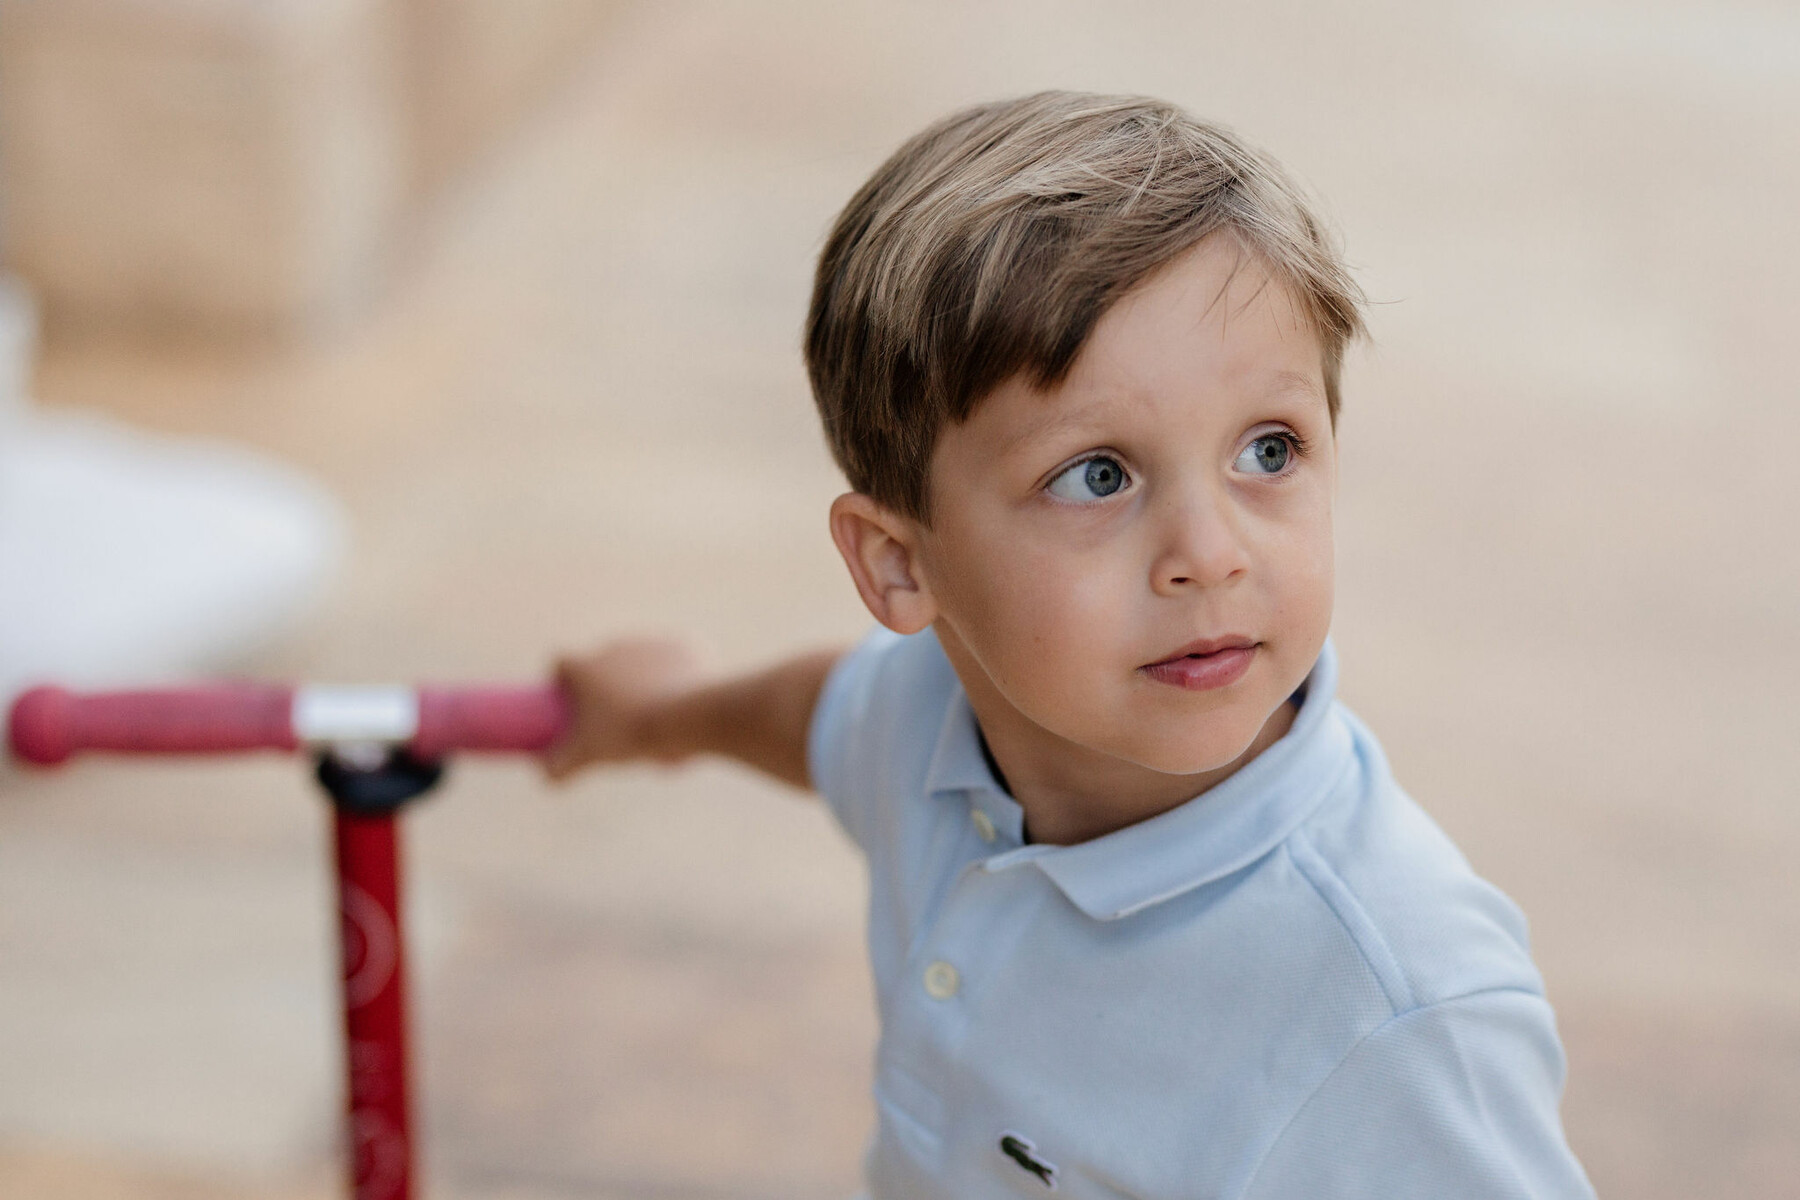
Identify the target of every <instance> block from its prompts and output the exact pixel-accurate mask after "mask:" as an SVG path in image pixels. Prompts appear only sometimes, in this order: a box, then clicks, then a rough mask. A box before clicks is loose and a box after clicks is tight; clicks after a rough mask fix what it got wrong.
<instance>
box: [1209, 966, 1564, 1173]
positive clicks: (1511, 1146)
mask: <svg viewBox="0 0 1800 1200" xmlns="http://www.w3.org/2000/svg"><path fill="white" fill-rule="evenodd" d="M1562 1083H1563V1056H1562V1046H1561V1044H1560V1043H1559V1042H1558V1041H1557V1039H1556V1028H1555V1020H1554V1018H1553V1017H1552V1015H1551V1012H1550V1006H1549V1005H1548V1004H1547V1003H1545V1001H1544V999H1543V997H1541V996H1538V995H1536V994H1534V993H1532V992H1528V991H1523V990H1511V989H1507V990H1493V991H1483V992H1477V993H1474V994H1471V995H1468V996H1463V997H1459V998H1457V999H1454V1000H1445V1001H1442V1002H1440V1003H1437V1004H1432V1005H1427V1006H1425V1007H1422V1008H1416V1009H1413V1010H1411V1011H1410V1012H1405V1013H1402V1014H1400V1015H1399V1016H1396V1017H1394V1018H1392V1019H1391V1020H1389V1021H1388V1022H1386V1023H1385V1024H1384V1025H1382V1026H1381V1027H1380V1028H1379V1029H1377V1030H1375V1032H1373V1033H1371V1034H1370V1035H1369V1036H1368V1037H1366V1038H1364V1039H1363V1041H1362V1042H1361V1043H1359V1044H1358V1045H1357V1046H1356V1048H1355V1049H1353V1050H1352V1051H1351V1052H1350V1053H1349V1054H1348V1055H1346V1056H1345V1058H1344V1060H1343V1061H1342V1062H1341V1063H1339V1064H1338V1066H1337V1068H1336V1069H1335V1070H1333V1071H1332V1073H1331V1074H1330V1075H1329V1076H1328V1077H1327V1078H1326V1079H1325V1081H1324V1082H1323V1083H1321V1084H1320V1085H1319V1087H1318V1089H1317V1090H1316V1091H1315V1092H1314V1093H1313V1094H1312V1096H1311V1097H1310V1098H1308V1100H1307V1101H1306V1102H1305V1103H1304V1104H1303V1105H1302V1106H1301V1107H1300V1109H1299V1111H1298V1112H1296V1113H1295V1115H1294V1118H1293V1120H1292V1121H1291V1122H1290V1123H1289V1124H1288V1126H1287V1128H1286V1129H1285V1130H1283V1132H1282V1133H1281V1135H1280V1136H1279V1137H1278V1138H1277V1139H1276V1141H1275V1143H1274V1145H1273V1146H1272V1147H1271V1149H1270V1151H1269V1153H1268V1154H1267V1156H1266V1157H1265V1158H1264V1159H1263V1162H1262V1164H1261V1166H1260V1167H1259V1168H1258V1169H1257V1171H1256V1173H1255V1175H1254V1176H1253V1177H1252V1179H1251V1182H1250V1185H1249V1186H1248V1187H1247V1188H1246V1189H1245V1191H1244V1193H1243V1196H1244V1200H1286V1198H1291V1197H1294V1196H1306V1197H1309V1198H1312V1200H1324V1198H1327V1197H1366V1196H1381V1197H1383V1198H1384V1200H1403V1198H1407V1200H1411V1198H1417V1200H1426V1198H1431V1200H1438V1198H1441V1197H1451V1196H1454V1197H1457V1198H1458V1200H1564V1198H1565V1197H1566V1198H1572V1200H1573V1198H1580V1200H1591V1198H1592V1197H1593V1195H1594V1191H1593V1188H1592V1187H1591V1186H1590V1185H1589V1183H1588V1181H1587V1176H1586V1175H1585V1174H1584V1173H1583V1172H1582V1169H1581V1164H1580V1163H1578V1162H1577V1161H1576V1160H1575V1156H1574V1155H1573V1154H1572V1153H1571V1152H1570V1150H1569V1147H1568V1143H1567V1142H1566V1141H1565V1140H1564V1138H1563V1131H1562V1119H1561V1116H1560V1115H1559V1113H1558V1103H1559V1101H1560V1099H1561V1095H1562Z"/></svg>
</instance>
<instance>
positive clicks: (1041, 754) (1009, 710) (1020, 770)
mask: <svg viewBox="0 0 1800 1200" xmlns="http://www.w3.org/2000/svg"><path fill="white" fill-rule="evenodd" d="M946 649H947V650H948V649H949V647H946ZM957 657H960V656H958V655H956V654H955V653H954V651H952V652H951V658H952V662H953V664H955V665H956V667H957V674H958V676H959V677H961V679H962V680H963V689H964V691H965V692H966V693H967V694H968V697H969V706H970V707H971V708H972V709H974V711H975V720H976V724H977V731H976V734H977V737H978V738H979V740H980V743H981V749H982V753H983V755H984V757H986V759H987V762H988V767H989V769H990V770H992V771H993V772H994V777H995V779H996V780H997V781H998V782H999V783H1000V786H1001V787H1003V788H1005V789H1006V791H1007V793H1008V794H1009V795H1011V796H1012V798H1013V799H1014V800H1015V801H1017V802H1018V805H1019V807H1020V808H1021V809H1023V810H1024V814H1025V831H1026V840H1027V841H1030V842H1041V843H1045V844H1048V845H1060V846H1067V845H1073V844H1075V843H1077V842H1086V841H1091V840H1093V839H1094V838H1097V837H1103V836H1105V835H1106V834H1109V833H1112V832H1114V831H1115V830H1119V829H1123V828H1125V827H1126V826H1128V825H1135V824H1137V823H1138V822H1139V821H1146V820H1149V819H1150V818H1151V817H1154V816H1157V815H1159V814H1161V813H1165V812H1167V811H1169V810H1170V809H1172V808H1176V807H1179V806H1180V805H1182V804H1185V803H1187V802H1188V801H1189V800H1192V799H1193V798H1194V797H1196V796H1198V795H1200V794H1201V793H1203V792H1206V791H1209V790H1210V789H1212V788H1213V787H1214V786H1216V785H1217V784H1220V783H1223V782H1224V781H1225V780H1226V779H1229V778H1230V777H1231V776H1232V775H1234V774H1236V773H1237V772H1238V771H1239V770H1240V769H1241V768H1242V767H1243V766H1244V765H1245V764H1247V763H1249V762H1250V760H1251V759H1253V758H1255V757H1256V756H1257V755H1259V754H1261V753H1262V752H1263V751H1264V750H1266V749H1268V748H1269V747H1270V746H1272V745H1274V744H1275V743H1276V742H1277V741H1279V740H1280V739H1281V737H1282V736H1283V735H1284V734H1286V733H1287V731H1288V730H1289V729H1290V728H1291V727H1292V726H1293V723H1294V717H1295V716H1296V715H1297V713H1298V708H1297V706H1296V705H1295V704H1294V702H1292V701H1291V700H1290V701H1287V702H1284V703H1283V704H1281V705H1280V706H1279V707H1277V708H1276V710H1275V711H1274V712H1273V713H1272V714H1270V716H1269V719H1268V720H1267V721H1266V722H1264V724H1263V727H1262V729H1261V731H1260V732H1259V733H1258V734H1257V735H1256V738H1255V740H1254V741H1252V742H1251V744H1250V746H1249V748H1248V749H1246V750H1245V751H1244V752H1243V753H1242V754H1240V755H1239V756H1238V757H1237V758H1236V759H1234V760H1232V761H1231V762H1229V763H1226V764H1225V765H1224V766H1222V767H1217V768H1215V769H1213V770H1211V771H1203V772H1200V773H1198V774H1194V775H1169V774H1166V773H1164V772H1161V771H1155V770H1151V769H1150V768H1149V767H1145V766H1141V765H1139V764H1138V763H1134V762H1128V761H1126V760H1124V759H1120V758H1115V757H1113V756H1111V755H1108V754H1102V753H1099V752H1098V751H1094V750H1091V749H1089V748H1087V747H1085V746H1080V745H1077V744H1076V743H1074V742H1070V741H1067V740H1066V739H1063V738H1060V737H1058V736H1057V735H1055V734H1053V733H1051V732H1050V731H1049V730H1047V729H1044V728H1043V727H1041V726H1039V725H1036V724H1034V723H1033V722H1031V721H1030V720H1028V719H1027V718H1026V717H1024V716H1023V715H1022V714H1021V713H1020V712H1019V711H1018V710H1017V709H1015V708H1014V707H1013V706H1012V705H1011V704H1010V703H1009V702H1008V701H1007V700H1006V698H1005V697H1003V696H1001V695H1000V694H999V692H998V691H997V690H995V689H994V687H993V685H992V683H991V682H989V681H988V679H987V676H986V675H985V674H984V673H983V672H982V671H981V669H980V668H979V667H978V666H975V664H973V663H968V664H966V666H968V667H970V668H972V669H970V670H965V669H964V666H965V664H962V663H956V662H955V659H956V658H957Z"/></svg>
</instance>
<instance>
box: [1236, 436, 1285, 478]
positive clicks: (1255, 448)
mask: <svg viewBox="0 0 1800 1200" xmlns="http://www.w3.org/2000/svg"><path fill="white" fill-rule="evenodd" d="M1293 452H1294V450H1293V447H1292V446H1291V445H1289V443H1288V439H1287V438H1286V437H1284V436H1283V435H1281V434H1279V433H1269V434H1264V435H1263V436H1262V437H1259V438H1257V439H1256V440H1255V441H1253V442H1251V443H1250V444H1249V445H1248V446H1245V447H1244V448H1243V450H1242V451H1241V452H1240V453H1239V454H1238V456H1237V462H1236V463H1234V464H1233V465H1234V466H1236V467H1237V469H1238V470H1240V471H1246V472H1248V473H1250V474H1252V475H1279V474H1280V473H1281V471H1282V469H1283V468H1285V467H1286V466H1287V465H1288V459H1290V458H1292V457H1293Z"/></svg>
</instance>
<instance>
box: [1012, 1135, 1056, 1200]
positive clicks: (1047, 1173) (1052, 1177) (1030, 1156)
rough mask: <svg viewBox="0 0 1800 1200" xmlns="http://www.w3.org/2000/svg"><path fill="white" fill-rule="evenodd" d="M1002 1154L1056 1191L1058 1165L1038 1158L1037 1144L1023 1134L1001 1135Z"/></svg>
mask: <svg viewBox="0 0 1800 1200" xmlns="http://www.w3.org/2000/svg"><path fill="white" fill-rule="evenodd" d="M1000 1153H1002V1154H1004V1155H1006V1157H1008V1158H1010V1159H1012V1160H1013V1161H1014V1162H1016V1163H1018V1164H1019V1165H1020V1166H1021V1167H1024V1168H1025V1169H1026V1170H1027V1171H1030V1172H1031V1173H1032V1174H1033V1175H1036V1176H1037V1177H1038V1180H1039V1181H1040V1182H1041V1183H1042V1184H1043V1185H1044V1186H1045V1187H1047V1188H1049V1189H1050V1190H1051V1191H1053V1192H1054V1191H1055V1190H1056V1164H1055V1163H1052V1162H1045V1161H1044V1160H1043V1159H1041V1158H1039V1157H1038V1156H1037V1143H1036V1142H1034V1141H1032V1140H1031V1139H1030V1138H1028V1137H1026V1136H1024V1135H1023V1134H1019V1133H1014V1132H1013V1131H1012V1130H1010V1129H1009V1130H1007V1131H1006V1132H1005V1133H1003V1134H1001V1135H1000Z"/></svg>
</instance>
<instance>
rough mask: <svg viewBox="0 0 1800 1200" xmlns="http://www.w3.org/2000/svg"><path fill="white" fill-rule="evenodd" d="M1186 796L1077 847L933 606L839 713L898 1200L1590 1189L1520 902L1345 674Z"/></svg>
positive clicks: (851, 683)
mask: <svg viewBox="0 0 1800 1200" xmlns="http://www.w3.org/2000/svg"><path fill="white" fill-rule="evenodd" d="M1335 683H1336V663H1335V656H1334V654H1333V652H1332V650H1331V647H1330V646H1329V645H1327V646H1326V648H1325V651H1324V653H1323V654H1322V655H1321V656H1320V658H1319V661H1318V664H1317V665H1316V666H1315V667H1314V668H1313V671H1312V674H1311V676H1310V677H1309V678H1308V680H1307V683H1306V685H1305V689H1304V692H1305V698H1304V702H1303V703H1302V706H1301V709H1300V712H1299V715H1298V716H1297V717H1296V718H1295V721H1294V725H1293V728H1292V729H1291V730H1290V731H1289V733H1288V734H1287V736H1286V737H1284V738H1282V739H1281V740H1280V741H1279V742H1277V743H1276V744H1275V745H1273V746H1271V747H1270V748H1269V749H1268V750H1266V751H1265V752H1264V753H1263V754H1262V755H1261V756H1259V757H1258V758H1256V759H1255V760H1254V761H1252V762H1251V763H1250V764H1249V765H1248V766H1246V767H1244V768H1243V769H1242V770H1241V771H1239V772H1238V773H1237V774H1236V775H1234V776H1232V777H1231V778H1230V779H1228V780H1226V781H1225V782H1224V783H1221V784H1219V785H1218V786H1217V787H1215V788H1213V789H1212V790H1211V791H1209V792H1207V793H1205V794H1204V795H1202V796H1200V797H1198V798H1196V799H1194V800H1192V801H1189V802H1188V803H1186V804H1184V805H1182V806H1180V807H1179V808H1175V809H1172V810H1170V811H1169V812H1166V813H1163V814H1162V815H1160V816H1157V817H1153V818H1151V819H1150V820H1147V821H1143V822H1140V823H1139V824H1136V825H1132V826H1130V827H1128V828H1125V829H1121V830H1118V831H1117V832H1114V833H1111V834H1108V835H1106V836H1105V837H1101V838H1096V839H1094V840H1093V841H1089V842H1083V843H1081V844H1078V845H1073V846H1046V845H1025V844H1023V843H1022V841H1021V837H1020V832H1021V812H1020V809H1019V806H1018V805H1017V804H1015V803H1014V802H1013V801H1012V799H1011V798H1010V797H1008V796H1007V795H1006V794H1005V793H1004V792H1003V791H1001V789H1000V787H999V786H998V784H997V783H996V782H995V779H994V776H993V773H992V772H991V771H990V770H989V769H988V767H987V764H986V762H985V760H984V758H983V756H982V752H981V746H980V742H979V741H978V735H977V731H976V725H975V718H974V715H973V713H972V712H971V710H970V708H969V704H968V700H967V699H966V697H965V696H964V694H963V690H962V687H961V685H960V683H959V682H958V681H957V678H956V675H955V672H953V671H952V670H951V668H950V664H949V662H948V660H946V659H945V657H944V653H943V650H942V648H941V647H940V646H939V645H938V642H937V639H936V637H935V636H934V635H933V634H932V633H931V632H929V631H927V632H925V633H921V634H917V635H915V636H913V637H904V638H903V637H899V636H896V635H894V634H892V633H889V632H887V631H885V630H878V631H877V632H876V633H874V634H872V635H871V636H870V637H868V638H867V639H866V640H864V641H863V642H862V644H861V645H859V646H858V647H857V648H856V649H855V650H853V651H851V652H850V654H848V655H847V656H846V657H845V658H844V659H843V661H842V662H840V663H839V664H838V666H837V667H836V668H835V669H834V670H833V672H832V674H831V677H830V679H829V680H828V681H827V683H826V685H825V689H824V691H823V693H822V694H821V696H820V699H819V703H818V706H817V709H816V710H815V713H814V716H813V723H812V728H811V734H810V738H809V746H808V757H809V762H810V765H811V769H812V775H813V779H814V781H815V783H816V784H817V786H818V789H819V791H820V792H821V793H823V795H824V796H825V798H826V800H827V801H828V802H829V804H830V805H831V808H832V810H833V812H835V813H836V815H837V818H838V820H839V821H840V822H841V823H842V824H843V826H844V828H845V830H846V831H848V833H849V834H850V836H851V838H852V839H854V840H855V842H856V843H857V845H858V846H859V847H861V849H862V851H863V853H864V854H865V855H866V856H867V858H868V863H869V957H870V960H871V963H872V966H873V968H874V976H875V991H876V996H877V1002H878V1006H879V1009H880V1017H881V1043H880V1048H879V1050H878V1052H877V1058H876V1074H875V1099H876V1108H877V1113H878V1126H877V1129H876V1131H875V1135H874V1139H873V1142H872V1144H871V1146H870V1148H869V1152H868V1158H867V1163H866V1170H867V1179H868V1187H869V1193H870V1195H871V1196H872V1197H874V1198H876V1200H927V1198H930V1197H945V1198H954V1200H971V1198H975V1197H988V1196H1038V1195H1042V1194H1044V1193H1045V1192H1047V1191H1051V1190H1055V1191H1057V1192H1059V1193H1061V1194H1062V1195H1066V1196H1069V1197H1079V1198H1085V1197H1108V1198H1110V1200H1117V1198H1119V1197H1139V1198H1142V1200H1163V1198H1169V1200H1174V1198H1187V1197H1193V1198H1196V1200H1198V1198H1200V1197H1207V1198H1209V1200H1223V1198H1233V1200H1240V1198H1241V1200H1251V1198H1254V1200H1321V1198H1324V1197H1359V1198H1361V1197H1368V1198H1372V1200H1401V1198H1404V1197H1433V1198H1437V1197H1444V1198H1453V1200H1485V1198H1488V1197H1494V1198H1498V1197H1507V1198H1514V1197H1517V1198H1519V1200H1524V1198H1527V1197H1535V1198H1547V1197H1556V1198H1561V1197H1590V1196H1592V1195H1593V1192H1592V1189H1591V1188H1590V1187H1589V1185H1588V1182H1587V1179H1586V1178H1585V1176H1584V1175H1583V1174H1582V1170H1581V1167H1580V1165H1579V1164H1578V1163H1577V1162H1576V1161H1575V1158H1574V1156H1573V1155H1572V1154H1571V1153H1570V1152H1569V1148H1568V1145H1567V1143H1566V1142H1565V1141H1564V1139H1563V1132H1562V1123H1561V1120H1560V1118H1559V1117H1558V1114H1557V1105H1558V1101H1559V1098H1560V1095H1561V1092H1562V1081H1563V1055H1562V1047H1561V1046H1560V1044H1559V1043H1558V1042H1557V1038H1556V1026H1555V1020H1554V1018H1553V1016H1552V1015H1551V1011H1550V1006H1549V1005H1548V1004H1547V1003H1545V1001H1544V994H1543V984H1542V981H1541V980H1540V978H1539V976H1538V973H1537V971H1536V969H1535V968H1534V967H1533V966H1532V963H1531V957H1530V954H1529V952H1528V950H1527V948H1526V938H1525V921H1524V918H1523V917H1522V916H1521V914H1520V913H1519V910H1518V909H1517V908H1516V907H1514V906H1513V904H1512V903H1511V902H1510V901H1509V900H1507V898H1506V897H1505V896H1503V895H1501V893H1500V892H1499V891H1497V890H1496V889H1495V888H1493V887H1492V886H1490V885H1489V884H1487V883H1485V882H1483V881H1482V880H1481V879H1479V878H1477V877H1476V875H1475V874H1474V872H1472V871H1471V870H1470V869H1469V865H1468V863H1467V862H1466V861H1464V859H1463V857H1462V855H1461V854H1460V853H1458V852H1457V850H1456V847H1455V846H1453V845H1452V844H1451V843H1450V840H1449V839H1448V838H1447V837H1445V836H1444V834H1443V833H1442V831H1440V830H1439V829H1438V828H1437V826H1436V825H1434V824H1433V823H1432V821H1431V820H1430V818H1428V817H1427V816H1426V815H1425V814H1424V813H1423V812H1422V811H1421V810H1420V809H1419V808H1418V806H1417V805H1415V804H1414V803H1413V802H1412V801H1411V800H1410V799H1408V798H1407V797H1406V795H1405V794H1404V793H1402V792H1401V791H1400V789H1399V788H1398V787H1397V786H1396V785H1395V783H1394V781H1393V779H1392V777H1391V776H1390V775H1389V773H1388V767H1387V763H1386V762H1385V761H1384V759H1383V758H1382V754H1381V749H1380V747H1379V746H1377V745H1376V743H1375V739H1374V738H1373V737H1371V736H1370V734H1369V732H1368V731H1367V730H1366V729H1365V728H1364V727H1363V726H1362V725H1361V724H1360V723H1359V722H1358V721H1357V720H1356V718H1355V717H1353V716H1351V715H1350V713H1349V712H1348V711H1347V710H1346V709H1344V707H1343V706H1342V705H1340V704H1338V703H1337V702H1336V701H1335V699H1334V698H1333V690H1334V686H1335Z"/></svg>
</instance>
